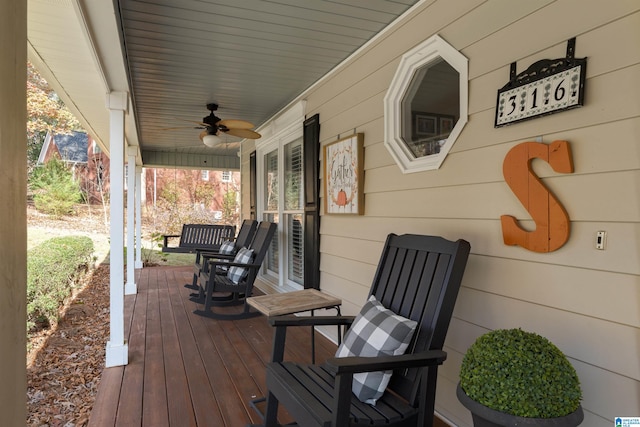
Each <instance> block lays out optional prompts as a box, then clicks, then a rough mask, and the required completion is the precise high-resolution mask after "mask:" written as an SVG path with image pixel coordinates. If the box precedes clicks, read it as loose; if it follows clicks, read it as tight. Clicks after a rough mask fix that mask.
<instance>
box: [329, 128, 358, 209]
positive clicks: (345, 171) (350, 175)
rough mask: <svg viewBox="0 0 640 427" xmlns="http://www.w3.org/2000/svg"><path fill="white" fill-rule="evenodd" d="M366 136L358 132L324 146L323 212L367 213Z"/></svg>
mask: <svg viewBox="0 0 640 427" xmlns="http://www.w3.org/2000/svg"><path fill="white" fill-rule="evenodd" d="M363 147H364V134H362V133H357V134H355V135H351V136H349V137H347V138H343V139H340V140H338V141H336V142H332V143H330V144H327V145H325V146H324V211H325V213H327V214H352V215H362V214H363V213H364V193H363V181H364V159H363V156H364V148H363Z"/></svg>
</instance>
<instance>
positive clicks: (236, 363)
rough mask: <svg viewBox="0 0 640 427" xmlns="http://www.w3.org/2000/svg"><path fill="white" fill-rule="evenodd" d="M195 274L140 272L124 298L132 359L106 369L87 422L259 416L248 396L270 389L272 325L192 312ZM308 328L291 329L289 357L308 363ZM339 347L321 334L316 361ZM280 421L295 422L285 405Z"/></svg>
mask: <svg viewBox="0 0 640 427" xmlns="http://www.w3.org/2000/svg"><path fill="white" fill-rule="evenodd" d="M192 271H193V270H192V267H191V266H188V267H152V268H144V269H142V270H138V271H136V277H137V287H138V293H137V294H136V295H129V296H126V297H125V310H124V312H125V336H126V337H127V339H128V345H129V364H128V365H127V366H124V367H122V366H120V367H113V368H106V369H105V370H104V372H103V374H102V378H101V381H100V385H99V388H98V393H97V395H96V400H95V403H94V407H93V411H92V413H91V418H90V420H89V426H90V427H112V426H126V427H130V426H144V427H147V426H149V427H151V426H153V427H156V426H173V427H177V426H179V427H183V426H194V427H195V426H199V427H202V426H212V427H240V426H245V425H246V424H248V423H259V422H260V421H261V419H260V417H259V416H258V415H257V414H256V412H255V411H254V410H253V409H252V408H251V407H250V405H249V401H250V400H252V399H255V398H257V397H261V396H263V395H264V393H265V392H266V386H265V366H266V363H268V361H269V360H270V358H271V347H272V340H273V328H272V327H271V326H270V325H269V324H268V322H267V319H266V317H264V316H258V317H254V318H250V319H244V320H215V319H210V318H205V317H201V316H198V315H196V314H194V313H193V311H194V310H195V309H197V308H199V306H198V305H197V304H196V303H193V302H191V301H189V293H190V292H191V291H190V290H189V289H186V288H185V287H184V284H185V283H191V277H192ZM238 308H239V307H231V308H228V309H226V308H225V310H229V311H231V310H234V309H235V310H238ZM318 314H319V313H318ZM310 333H311V331H310V328H306V327H305V328H290V331H289V332H288V333H287V346H286V348H285V359H287V360H296V361H300V362H309V361H310V360H311V347H310V341H311V340H310ZM335 349H336V346H335V344H333V343H331V342H330V341H329V340H327V339H326V338H325V337H323V336H321V335H319V334H316V361H317V362H322V361H324V360H326V359H327V358H328V357H331V356H332V355H333V353H335ZM258 406H260V405H258ZM279 418H280V420H281V422H284V423H287V422H290V421H291V418H290V416H289V415H288V414H287V413H286V410H284V408H280V411H279Z"/></svg>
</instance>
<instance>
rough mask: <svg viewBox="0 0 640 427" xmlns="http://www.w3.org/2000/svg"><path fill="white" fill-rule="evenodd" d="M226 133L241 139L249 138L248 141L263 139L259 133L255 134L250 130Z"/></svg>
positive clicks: (227, 131)
mask: <svg viewBox="0 0 640 427" xmlns="http://www.w3.org/2000/svg"><path fill="white" fill-rule="evenodd" d="M225 133H228V134H229V135H233V136H237V137H240V138H248V139H258V138H260V137H262V135H260V134H259V133H258V132H254V131H252V130H249V129H229V130H226V131H225Z"/></svg>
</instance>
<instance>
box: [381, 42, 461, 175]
mask: <svg viewBox="0 0 640 427" xmlns="http://www.w3.org/2000/svg"><path fill="white" fill-rule="evenodd" d="M467 80H468V76H467V59H466V58H465V57H464V56H463V55H462V54H460V53H459V52H458V51H456V50H455V49H453V47H451V46H450V45H449V44H447V43H446V42H445V41H444V40H443V39H442V38H440V37H439V36H437V35H436V36H433V37H432V38H430V39H428V40H426V41H425V42H423V43H422V44H420V45H418V46H417V47H416V48H414V49H412V50H411V51H409V52H407V53H406V54H405V55H404V56H403V57H402V60H401V61H400V65H399V66H398V69H397V71H396V74H395V76H394V78H393V80H392V82H391V85H390V87H389V90H388V92H387V95H386V97H385V106H384V107H385V145H386V147H387V149H388V150H389V152H390V153H391V155H392V156H393V157H394V159H395V160H396V162H397V163H398V166H399V167H400V169H401V170H402V171H403V172H404V173H408V172H418V171H424V170H430V169H437V168H439V167H440V165H441V164H442V162H443V161H444V159H445V157H446V155H447V153H448V152H449V150H450V149H451V146H452V145H453V143H454V142H455V140H456V138H457V137H458V135H459V134H460V132H461V131H462V128H463V127H464V125H465V124H466V122H467V97H468V94H467Z"/></svg>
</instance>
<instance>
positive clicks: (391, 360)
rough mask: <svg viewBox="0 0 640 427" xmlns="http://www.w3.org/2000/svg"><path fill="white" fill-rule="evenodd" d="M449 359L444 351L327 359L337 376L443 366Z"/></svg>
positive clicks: (327, 363)
mask: <svg viewBox="0 0 640 427" xmlns="http://www.w3.org/2000/svg"><path fill="white" fill-rule="evenodd" d="M446 359H447V353H446V352H445V351H442V350H428V351H423V352H420V353H414V354H402V355H398V356H381V357H334V358H330V359H327V362H326V365H327V368H328V369H329V371H331V372H333V373H334V374H335V375H340V374H354V373H358V372H374V371H386V370H393V369H404V368H420V367H424V366H436V365H441V364H442V363H443V362H444V361H445V360H446Z"/></svg>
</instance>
